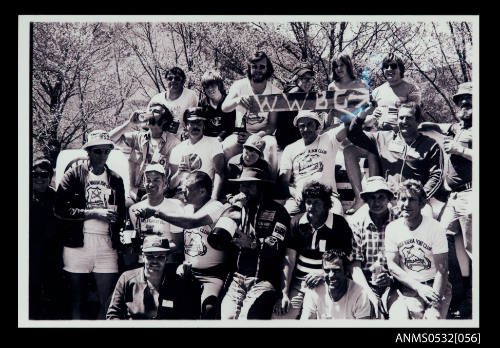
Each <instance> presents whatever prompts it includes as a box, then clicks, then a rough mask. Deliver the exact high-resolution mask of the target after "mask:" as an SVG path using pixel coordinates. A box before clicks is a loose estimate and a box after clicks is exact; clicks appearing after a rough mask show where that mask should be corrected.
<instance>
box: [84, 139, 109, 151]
mask: <svg viewBox="0 0 500 348" xmlns="http://www.w3.org/2000/svg"><path fill="white" fill-rule="evenodd" d="M101 145H109V146H111V149H114V148H115V144H114V143H113V142H112V141H111V140H102V141H98V142H95V143H86V144H84V145H83V146H82V149H84V150H85V149H86V148H89V147H92V146H101Z"/></svg>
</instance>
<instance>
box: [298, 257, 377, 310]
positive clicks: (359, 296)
mask: <svg viewBox="0 0 500 348" xmlns="http://www.w3.org/2000/svg"><path fill="white" fill-rule="evenodd" d="M322 262H323V273H324V277H325V282H324V283H323V284H320V285H319V286H317V287H316V288H314V289H307V290H306V291H305V295H304V307H303V309H302V315H301V316H300V319H301V320H304V319H305V320H307V319H370V301H369V300H368V296H367V295H366V293H365V290H364V289H363V288H362V287H361V286H360V285H358V284H357V283H355V282H354V281H352V280H351V279H349V278H348V277H347V274H346V268H347V266H348V264H349V261H348V260H347V257H346V255H345V253H344V252H342V251H339V250H336V249H332V250H328V251H327V252H325V253H324V254H323V257H322Z"/></svg>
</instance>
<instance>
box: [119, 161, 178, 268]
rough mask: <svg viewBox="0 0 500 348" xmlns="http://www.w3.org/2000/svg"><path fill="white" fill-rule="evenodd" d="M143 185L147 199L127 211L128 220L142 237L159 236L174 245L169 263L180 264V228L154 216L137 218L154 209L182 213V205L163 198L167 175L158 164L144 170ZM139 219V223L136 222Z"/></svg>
mask: <svg viewBox="0 0 500 348" xmlns="http://www.w3.org/2000/svg"><path fill="white" fill-rule="evenodd" d="M144 184H145V187H146V197H147V199H145V200H143V201H141V202H139V203H136V204H134V205H132V206H131V207H130V209H129V213H130V219H131V221H132V224H133V225H134V228H135V229H138V228H139V226H140V229H141V230H142V231H141V233H144V235H159V236H161V237H163V238H167V239H168V240H169V242H170V243H171V246H172V243H173V244H175V247H174V248H173V249H174V250H172V251H171V253H170V257H169V263H175V264H180V263H182V261H183V260H184V256H183V251H182V246H183V241H184V236H183V233H182V232H183V231H182V228H181V227H178V226H175V225H172V224H170V223H168V222H166V221H164V220H162V219H159V218H157V217H154V216H149V217H147V218H142V217H138V215H139V214H140V212H141V211H142V210H144V209H154V210H155V211H156V210H158V211H163V212H178V213H180V212H182V211H183V209H184V204H183V203H182V202H181V201H180V200H178V199H173V198H165V196H164V195H163V192H164V191H165V189H166V188H167V175H166V173H165V169H164V167H163V166H162V165H161V164H159V163H156V164H150V165H148V166H147V167H146V169H145V170H144ZM139 219H140V221H138V220H139Z"/></svg>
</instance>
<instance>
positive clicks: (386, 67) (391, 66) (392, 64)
mask: <svg viewBox="0 0 500 348" xmlns="http://www.w3.org/2000/svg"><path fill="white" fill-rule="evenodd" d="M389 67H390V68H391V69H392V70H396V69H397V68H398V65H397V64H396V63H391V64H388V63H384V64H382V68H384V69H389Z"/></svg>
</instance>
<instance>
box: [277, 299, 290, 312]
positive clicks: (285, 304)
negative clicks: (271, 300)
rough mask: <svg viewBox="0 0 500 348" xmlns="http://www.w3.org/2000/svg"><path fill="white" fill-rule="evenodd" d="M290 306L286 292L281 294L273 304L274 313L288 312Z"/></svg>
mask: <svg viewBox="0 0 500 348" xmlns="http://www.w3.org/2000/svg"><path fill="white" fill-rule="evenodd" d="M289 308H290V299H289V298H288V295H287V294H283V295H282V296H281V298H279V299H278V300H277V301H276V303H275V305H274V313H275V314H278V315H284V314H286V313H288V310H289Z"/></svg>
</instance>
